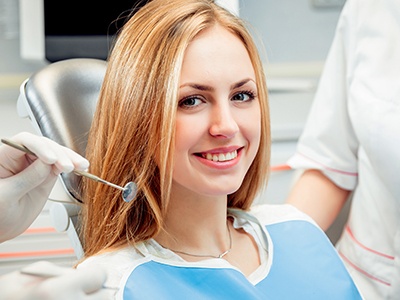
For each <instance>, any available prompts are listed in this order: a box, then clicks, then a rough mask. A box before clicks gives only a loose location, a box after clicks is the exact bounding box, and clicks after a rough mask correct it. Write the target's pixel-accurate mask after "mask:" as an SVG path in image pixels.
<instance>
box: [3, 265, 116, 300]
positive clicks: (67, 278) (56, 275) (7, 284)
mask: <svg viewBox="0 0 400 300" xmlns="http://www.w3.org/2000/svg"><path fill="white" fill-rule="evenodd" d="M28 274H42V276H45V275H47V276H48V278H46V277H40V276H36V275H28ZM105 280H106V273H105V272H104V270H102V269H98V268H90V269H89V268H87V269H85V268H82V269H72V268H65V267H60V266H56V265H54V264H52V263H50V262H45V261H41V262H37V263H34V264H32V265H29V266H27V267H25V268H23V269H21V271H15V272H12V273H9V274H6V275H3V276H0V291H1V292H0V300H11V299H12V300H56V299H57V300H71V299H73V300H81V299H82V300H89V299H90V300H102V299H111V298H112V297H113V295H114V294H115V290H110V289H105V288H103V284H104V282H105Z"/></svg>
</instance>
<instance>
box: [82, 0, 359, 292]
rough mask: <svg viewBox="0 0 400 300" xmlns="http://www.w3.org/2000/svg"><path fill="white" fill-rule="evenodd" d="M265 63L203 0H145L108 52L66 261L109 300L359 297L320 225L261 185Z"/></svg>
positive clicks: (242, 31) (265, 148)
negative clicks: (76, 227) (75, 241)
mask: <svg viewBox="0 0 400 300" xmlns="http://www.w3.org/2000/svg"><path fill="white" fill-rule="evenodd" d="M270 144H271V142H270V124H269V111H268V101H267V88H266V82H265V76H264V69H263V64H262V62H261V60H260V57H259V55H258V52H257V47H256V45H255V43H254V41H253V39H252V38H251V36H250V34H249V32H248V31H247V30H246V28H245V26H244V24H243V23H242V21H241V20H240V19H238V18H237V17H236V16H234V15H233V14H231V13H229V12H228V11H227V10H225V9H223V8H221V7H219V6H218V5H216V4H215V3H214V1H211V0H153V1H150V2H148V4H146V5H145V6H144V7H142V8H141V9H140V10H139V11H137V12H136V13H135V14H134V15H133V16H132V17H131V18H130V19H129V20H128V21H127V23H126V24H125V25H124V27H123V28H122V30H121V31H120V34H119V36H118V38H117V40H116V42H115V45H114V48H113V51H112V52H111V54H110V56H109V59H108V64H107V70H106V74H105V78H104V81H103V86H102V89H101V93H100V95H99V102H98V106H97V108H96V112H95V115H94V119H93V123H92V127H91V130H90V133H89V140H88V146H87V149H86V155H87V158H88V159H89V161H90V162H91V167H90V171H91V172H92V173H94V174H100V175H104V177H105V178H106V179H107V180H110V181H111V182H121V183H124V182H129V181H132V180H133V181H135V182H136V184H137V188H138V189H137V195H136V197H135V198H134V199H133V200H132V201H131V202H128V203H126V202H124V201H122V199H121V195H120V193H118V192H115V189H110V188H109V187H107V186H105V185H102V186H99V185H97V186H96V185H94V184H93V183H92V182H90V181H87V180H86V181H85V182H84V189H83V195H84V197H83V200H84V203H85V205H84V206H83V224H82V225H83V241H84V252H85V257H84V260H83V262H81V263H80V264H79V266H78V269H80V268H91V267H93V266H99V265H100V266H102V267H104V268H105V269H106V270H107V273H108V276H107V285H108V286H114V287H118V288H119V292H118V293H117V294H116V298H117V299H129V300H132V299H174V300H176V299H352V300H353V299H361V295H360V293H359V291H358V289H357V287H356V286H355V284H354V282H353V280H352V279H351V277H350V275H349V273H348V271H347V270H346V268H345V266H344V264H343V262H342V260H341V259H340V257H339V255H338V254H337V252H336V249H335V248H334V247H333V245H332V244H331V243H330V241H329V239H328V238H327V236H326V235H325V234H324V232H323V231H322V230H321V229H320V228H319V227H318V226H317V225H316V224H315V222H313V221H312V220H311V218H309V217H308V216H306V215H305V214H304V213H302V212H300V211H299V210H297V209H295V208H294V207H293V206H290V205H278V206H274V205H260V206H254V207H252V203H253V200H254V199H255V196H256V195H257V194H258V192H259V191H260V190H261V189H262V188H263V187H264V186H265V185H266V182H267V177H268V169H269V165H270V164H269V153H270Z"/></svg>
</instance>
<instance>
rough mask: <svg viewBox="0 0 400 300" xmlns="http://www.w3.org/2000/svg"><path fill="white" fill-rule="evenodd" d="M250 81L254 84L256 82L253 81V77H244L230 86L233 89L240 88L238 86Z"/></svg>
mask: <svg viewBox="0 0 400 300" xmlns="http://www.w3.org/2000/svg"><path fill="white" fill-rule="evenodd" d="M250 81H252V82H253V83H254V84H255V83H256V82H255V81H254V79H251V78H246V79H243V80H241V81H239V82H237V83H235V84H233V85H232V86H231V89H232V90H234V89H237V88H240V87H242V86H244V85H245V84H246V83H248V82H250Z"/></svg>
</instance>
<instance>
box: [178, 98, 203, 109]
mask: <svg viewBox="0 0 400 300" xmlns="http://www.w3.org/2000/svg"><path fill="white" fill-rule="evenodd" d="M201 103H202V101H201V100H200V99H199V98H197V97H189V98H186V99H183V100H182V101H180V102H179V107H182V108H191V107H195V106H198V105H200V104H201Z"/></svg>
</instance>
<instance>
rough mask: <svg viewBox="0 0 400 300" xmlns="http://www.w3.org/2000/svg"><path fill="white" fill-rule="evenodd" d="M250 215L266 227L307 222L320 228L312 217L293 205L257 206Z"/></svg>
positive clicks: (251, 210)
mask: <svg viewBox="0 0 400 300" xmlns="http://www.w3.org/2000/svg"><path fill="white" fill-rule="evenodd" d="M249 214H250V215H252V216H254V217H256V218H257V219H258V220H259V221H260V222H262V223H264V225H272V224H276V223H282V222H290V221H305V222H309V223H312V224H313V225H315V226H317V227H318V225H317V224H316V223H315V222H314V220H313V219H312V218H311V217H309V216H308V215H306V214H305V213H303V212H301V211H300V210H299V209H297V208H296V207H294V206H293V205H291V204H257V205H254V206H253V207H252V208H251V209H250V211H249Z"/></svg>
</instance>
